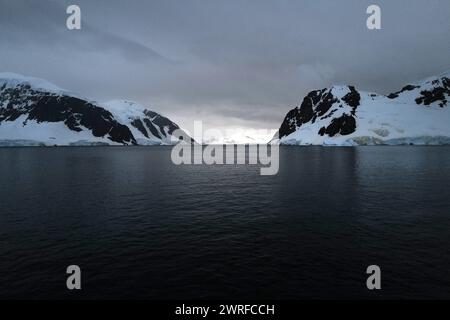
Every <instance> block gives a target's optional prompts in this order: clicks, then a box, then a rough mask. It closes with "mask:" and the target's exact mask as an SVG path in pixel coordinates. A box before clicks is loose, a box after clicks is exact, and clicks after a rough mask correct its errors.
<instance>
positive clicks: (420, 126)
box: [271, 73, 450, 145]
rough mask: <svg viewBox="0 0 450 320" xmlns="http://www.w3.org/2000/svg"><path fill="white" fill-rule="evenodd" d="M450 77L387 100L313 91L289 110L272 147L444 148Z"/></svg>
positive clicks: (339, 90)
mask: <svg viewBox="0 0 450 320" xmlns="http://www.w3.org/2000/svg"><path fill="white" fill-rule="evenodd" d="M449 78H450V77H449V74H448V73H446V74H443V75H440V76H438V77H433V78H428V79H426V80H424V81H422V82H419V83H417V84H411V85H407V86H405V87H403V89H402V90H400V91H398V92H394V93H392V94H390V95H388V96H383V95H379V94H375V93H369V92H363V91H358V90H356V88H355V87H353V86H333V87H331V88H328V89H322V90H316V91H311V92H310V93H308V95H307V96H306V97H305V98H304V99H303V102H302V104H301V105H300V106H298V107H296V108H294V109H292V110H291V111H289V112H288V113H287V115H286V117H285V119H284V121H283V122H282V124H281V126H280V129H279V131H278V134H277V135H276V136H275V137H274V138H273V139H272V141H271V143H281V144H300V145H310V144H314V145H361V144H442V143H448V142H449V141H450V108H448V101H449V98H450V80H449Z"/></svg>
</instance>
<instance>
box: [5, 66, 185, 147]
mask: <svg viewBox="0 0 450 320" xmlns="http://www.w3.org/2000/svg"><path fill="white" fill-rule="evenodd" d="M175 129H178V126H177V125H176V124H175V123H173V122H172V121H170V120H169V119H167V118H165V117H163V116H161V115H159V114H158V113H156V112H153V111H150V110H148V109H146V108H144V107H143V106H141V105H138V104H136V103H131V102H126V101H113V102H110V103H106V104H99V103H96V102H92V101H88V100H87V99H85V98H81V97H79V96H76V95H74V94H72V93H70V92H69V91H67V90H64V89H61V88H59V87H57V86H55V85H53V84H51V83H49V82H47V81H45V80H41V79H36V78H31V77H25V76H21V75H17V74H12V73H0V145H98V144H118V145H136V144H145V145H149V144H171V143H176V142H178V139H177V138H176V137H173V136H172V135H171V134H172V133H173V131H174V130H175Z"/></svg>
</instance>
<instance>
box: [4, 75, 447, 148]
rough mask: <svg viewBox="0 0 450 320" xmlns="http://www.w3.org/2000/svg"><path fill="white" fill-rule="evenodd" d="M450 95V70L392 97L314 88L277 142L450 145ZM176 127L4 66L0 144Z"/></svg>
mask: <svg viewBox="0 0 450 320" xmlns="http://www.w3.org/2000/svg"><path fill="white" fill-rule="evenodd" d="M449 101H450V72H448V73H444V74H442V75H439V76H435V77H430V78H428V79H425V80H423V81H420V82H417V83H414V84H409V85H406V86H405V87H403V88H402V89H401V90H400V91H397V92H394V93H391V94H389V95H387V96H385V95H380V94H376V93H370V92H364V91H359V90H357V89H356V88H355V87H354V86H332V87H331V88H328V89H322V90H315V91H311V92H310V93H308V94H307V95H306V97H305V98H304V99H303V102H302V104H301V105H300V106H298V107H296V108H294V109H292V110H291V111H289V112H288V113H287V115H286V117H285V119H284V121H283V122H282V124H281V126H280V128H279V130H278V132H277V134H276V135H275V136H274V137H273V139H272V140H271V141H270V143H272V144H286V145H337V146H355V145H411V144H412V145H440V144H450V107H449V104H450V102H449ZM176 129H179V126H178V125H177V124H176V123H174V122H172V121H171V120H169V119H168V118H166V117H163V116H162V115H160V114H158V113H156V112H154V111H152V110H150V109H148V108H147V107H145V106H143V105H140V104H138V103H135V102H130V101H122V100H115V101H111V102H106V103H98V102H94V101H90V100H89V99H86V98H83V97H80V96H78V95H76V94H73V93H71V92H69V91H67V90H64V89H61V88H58V87H57V86H55V85H53V84H51V83H49V82H47V81H45V80H41V79H36V78H31V77H25V76H22V75H18V74H14V73H0V146H53V145H168V144H169V145H170V144H174V143H178V142H179V139H178V137H175V136H174V135H173V133H174V131H175V130H176ZM186 136H187V135H186ZM192 141H193V140H192Z"/></svg>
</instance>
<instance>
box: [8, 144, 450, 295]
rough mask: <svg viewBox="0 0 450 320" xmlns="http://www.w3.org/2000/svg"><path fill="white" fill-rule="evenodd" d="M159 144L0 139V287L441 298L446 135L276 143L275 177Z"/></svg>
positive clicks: (447, 283) (449, 281)
mask: <svg viewBox="0 0 450 320" xmlns="http://www.w3.org/2000/svg"><path fill="white" fill-rule="evenodd" d="M170 150H171V149H170V148H166V147H148V148H145V147H135V148H133V147H128V148H121V147H117V148H116V147H109V148H108V147H98V148H89V147H88V148H17V149H14V148H3V149H0V164H1V166H0V297H1V298H154V299H166V298H168V299H178V298H182V299H195V298H235V299H241V298H270V299H288V298H289V299H296V298H450V185H449V182H450V148H447V147H362V148H321V147H308V148H299V147H283V148H281V150H280V171H279V174H278V175H276V176H260V175H259V168H258V167H257V166H243V165H240V166H238V165H228V166H175V165H173V164H172V163H171V161H170ZM71 264H77V265H79V266H80V267H81V269H82V290H81V291H78V292H73V291H70V292H69V291H68V290H67V289H66V273H65V271H66V267H67V266H68V265H71ZM371 264H377V265H379V266H380V267H381V270H382V290H381V291H377V292H373V291H368V290H367V289H366V286H365V281H366V274H365V271H366V268H367V266H368V265H371Z"/></svg>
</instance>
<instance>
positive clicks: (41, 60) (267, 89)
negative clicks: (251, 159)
mask: <svg viewBox="0 0 450 320" xmlns="http://www.w3.org/2000/svg"><path fill="white" fill-rule="evenodd" d="M376 2H377V4H379V5H380V6H381V9H382V30H379V31H369V30H368V29H367V28H366V27H365V21H366V18H367V15H366V13H365V11H366V8H367V6H368V5H369V4H371V3H372V1H366V0H343V1H331V0H329V1H325V0H321V1H308V0H305V1H300V0H297V1H295V0H282V1H275V0H228V1H202V0H188V1H176V0H152V1H138V0H134V1H133V0H130V1H111V0H109V1H106V0H96V1H88V0H78V1H75V2H74V1H63V0H61V1H32V0H29V1H25V0H21V1H6V0H0V42H1V46H2V50H1V51H0V69H1V70H2V71H3V70H4V71H13V72H19V73H24V74H29V75H33V76H37V77H43V78H46V79H48V80H49V81H52V82H55V83H56V84H58V85H60V86H64V87H67V88H69V89H71V90H73V91H79V92H81V93H82V94H84V95H86V96H90V97H93V98H95V99H98V100H104V99H109V98H127V99H133V100H137V101H139V102H142V103H147V104H149V105H151V106H152V107H153V108H154V109H155V110H156V111H159V112H162V113H163V114H165V115H167V116H169V117H171V118H173V119H174V120H176V121H178V122H180V124H181V125H184V126H185V127H187V128H190V127H191V125H192V120H193V119H203V120H205V121H207V122H208V124H209V125H210V126H222V127H223V126H231V125H236V126H252V127H261V128H262V127H266V128H273V127H277V126H278V125H279V123H280V121H281V120H282V118H283V117H284V115H285V113H286V112H287V111H288V110H289V109H290V108H291V107H292V106H294V105H296V104H298V103H299V102H300V101H301V98H302V97H303V96H304V95H305V94H306V93H307V92H308V91H310V90H314V89H317V88H323V87H327V86H330V85H331V84H354V85H356V86H357V87H359V88H361V89H364V90H370V91H377V92H380V93H387V92H390V91H394V90H396V89H398V88H399V87H401V86H402V85H403V84H404V83H406V82H411V81H414V80H417V79H420V78H423V77H426V76H429V75H432V74H437V73H440V72H442V71H444V70H447V69H450V59H449V53H450V41H448V39H449V38H450V22H449V19H448V13H449V12H450V2H449V1H447V0H430V1H419V0H402V1H400V0H399V1H387V0H379V1H376ZM73 3H76V4H78V5H80V7H81V10H82V21H83V22H82V23H83V28H82V30H80V31H68V30H66V28H65V19H66V14H65V8H66V6H67V5H69V4H73Z"/></svg>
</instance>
